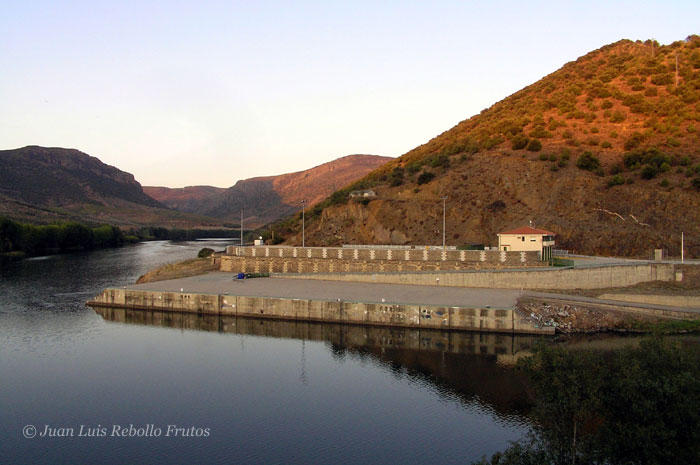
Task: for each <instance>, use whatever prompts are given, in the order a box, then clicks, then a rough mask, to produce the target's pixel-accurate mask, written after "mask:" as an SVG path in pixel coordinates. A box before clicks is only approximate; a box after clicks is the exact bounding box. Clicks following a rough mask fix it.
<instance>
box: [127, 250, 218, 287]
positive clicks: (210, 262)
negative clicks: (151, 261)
mask: <svg viewBox="0 0 700 465" xmlns="http://www.w3.org/2000/svg"><path fill="white" fill-rule="evenodd" d="M218 269H219V262H218V261H217V260H216V257H213V256H212V257H205V258H193V259H191V260H185V261H182V262H177V263H170V264H167V265H163V266H161V267H159V268H156V269H155V270H151V271H149V272H148V273H146V274H144V275H142V276H141V277H139V279H138V280H137V281H136V284H146V283H154V282H158V281H167V280H170V279H178V278H188V277H191V276H199V275H202V274H205V273H207V272H209V271H216V270H218Z"/></svg>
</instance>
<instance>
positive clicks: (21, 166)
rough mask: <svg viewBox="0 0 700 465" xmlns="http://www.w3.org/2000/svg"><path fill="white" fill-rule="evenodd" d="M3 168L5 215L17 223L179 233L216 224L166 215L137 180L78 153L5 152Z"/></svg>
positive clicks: (0, 210)
mask: <svg viewBox="0 0 700 465" xmlns="http://www.w3.org/2000/svg"><path fill="white" fill-rule="evenodd" d="M0 167H2V169H0V215H1V216H7V217H9V218H12V219H15V220H20V221H28V222H31V223H39V224H41V223H50V222H55V221H78V222H83V223H87V224H101V223H110V224H115V225H121V226H132V225H133V226H135V225H153V224H157V225H161V226H179V227H187V226H194V225H201V224H206V223H207V222H211V221H212V220H211V219H206V218H202V217H195V216H193V215H190V216H189V217H188V216H187V215H184V214H182V213H179V212H174V211H171V210H167V209H166V208H165V207H164V205H162V204H161V203H159V202H158V201H156V200H154V199H152V198H151V197H149V196H148V195H146V194H145V193H144V192H143V189H142V187H141V185H140V184H139V183H138V182H137V181H136V180H135V179H134V176H133V175H132V174H130V173H126V172H124V171H121V170H119V169H117V168H115V167H113V166H109V165H107V164H105V163H102V162H101V161H100V160H99V159H97V158H95V157H92V156H90V155H87V154H85V153H83V152H80V151H79V150H74V149H65V148H55V147H54V148H45V147H38V146H28V147H24V148H20V149H14V150H2V151H0Z"/></svg>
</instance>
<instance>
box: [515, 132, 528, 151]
mask: <svg viewBox="0 0 700 465" xmlns="http://www.w3.org/2000/svg"><path fill="white" fill-rule="evenodd" d="M527 143H528V139H527V137H525V136H523V135H522V134H518V135H517V136H515V137H513V139H512V140H511V147H512V148H513V150H521V149H524V148H525V147H527Z"/></svg>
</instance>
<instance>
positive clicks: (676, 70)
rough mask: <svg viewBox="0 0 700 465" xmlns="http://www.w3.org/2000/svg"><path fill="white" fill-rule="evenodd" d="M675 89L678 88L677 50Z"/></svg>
mask: <svg viewBox="0 0 700 465" xmlns="http://www.w3.org/2000/svg"><path fill="white" fill-rule="evenodd" d="M676 89H678V52H676Z"/></svg>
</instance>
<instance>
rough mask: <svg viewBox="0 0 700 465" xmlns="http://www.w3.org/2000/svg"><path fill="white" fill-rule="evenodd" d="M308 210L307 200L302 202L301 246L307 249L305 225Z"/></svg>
mask: <svg viewBox="0 0 700 465" xmlns="http://www.w3.org/2000/svg"><path fill="white" fill-rule="evenodd" d="M305 209H306V199H304V200H302V201H301V246H302V247H306V225H305V224H304V213H305Z"/></svg>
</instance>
